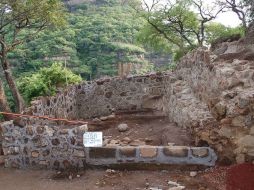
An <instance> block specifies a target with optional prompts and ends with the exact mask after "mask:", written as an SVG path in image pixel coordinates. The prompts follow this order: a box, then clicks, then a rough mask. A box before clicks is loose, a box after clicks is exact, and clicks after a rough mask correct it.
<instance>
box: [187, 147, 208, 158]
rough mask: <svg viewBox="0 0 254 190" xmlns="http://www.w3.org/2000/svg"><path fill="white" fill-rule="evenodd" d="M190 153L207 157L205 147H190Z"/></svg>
mask: <svg viewBox="0 0 254 190" xmlns="http://www.w3.org/2000/svg"><path fill="white" fill-rule="evenodd" d="M191 152H192V155H193V156H195V157H207V156H208V154H209V151H208V149H207V148H192V149H191Z"/></svg>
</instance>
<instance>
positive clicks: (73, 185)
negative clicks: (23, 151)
mask: <svg viewBox="0 0 254 190" xmlns="http://www.w3.org/2000/svg"><path fill="white" fill-rule="evenodd" d="M223 173H225V169H217V171H207V172H198V174H197V176H195V177H190V172H187V171H164V170H162V171H115V170H86V171H82V172H79V173H78V175H80V176H78V177H77V174H75V176H73V179H69V178H68V175H61V174H59V173H56V171H45V170H44V171H43V170H15V169H6V168H2V167H1V168H0V189H1V190H70V189H71V190H94V189H98V190H144V189H150V188H154V189H156V188H157V189H162V190H168V189H169V185H168V181H173V182H177V183H178V184H180V185H181V186H185V190H225V185H224V181H225V176H224V175H223ZM57 176H61V177H59V178H58V177H57ZM157 189H156V190H157Z"/></svg>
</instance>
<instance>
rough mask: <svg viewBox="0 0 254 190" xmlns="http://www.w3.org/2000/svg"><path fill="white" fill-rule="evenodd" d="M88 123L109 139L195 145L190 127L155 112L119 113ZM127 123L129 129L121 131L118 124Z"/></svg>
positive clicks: (149, 143)
mask: <svg viewBox="0 0 254 190" xmlns="http://www.w3.org/2000/svg"><path fill="white" fill-rule="evenodd" d="M92 123H93V124H90V125H88V127H89V129H91V130H92V131H102V132H103V136H104V138H106V139H108V140H118V141H122V140H123V139H124V138H125V137H128V138H129V139H130V140H140V141H142V142H145V143H146V144H147V145H164V146H165V145H168V144H171V143H174V145H186V146H190V145H193V140H192V138H191V134H190V132H189V131H188V129H183V128H181V127H178V126H177V125H176V124H175V123H173V122H171V121H170V120H169V119H168V117H166V116H163V115H161V114H160V113H154V112H139V113H117V114H116V115H115V117H114V118H110V119H108V120H105V121H101V122H100V121H99V122H94V121H93V122H92ZM120 123H126V124H127V125H128V127H129V128H128V130H127V131H126V132H119V131H118V129H117V126H118V125H119V124H120Z"/></svg>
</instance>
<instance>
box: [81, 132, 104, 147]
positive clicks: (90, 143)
mask: <svg viewBox="0 0 254 190" xmlns="http://www.w3.org/2000/svg"><path fill="white" fill-rule="evenodd" d="M83 143H84V146H85V147H102V144H103V141H102V132H85V133H84V135H83Z"/></svg>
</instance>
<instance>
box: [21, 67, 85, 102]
mask: <svg viewBox="0 0 254 190" xmlns="http://www.w3.org/2000/svg"><path fill="white" fill-rule="evenodd" d="M81 80H82V79H81V77H80V76H78V75H75V74H73V73H72V72H71V71H70V70H69V69H67V68H65V67H63V66H62V64H61V63H53V64H52V66H51V67H49V68H41V69H40V70H39V71H38V72H36V73H34V74H32V75H30V76H26V77H22V78H20V79H19V80H18V86H19V89H20V91H21V93H22V94H23V96H24V97H25V100H26V102H27V103H29V102H30V101H31V100H32V99H33V98H34V97H38V96H49V95H54V94H55V93H56V91H57V89H58V88H60V87H65V86H67V85H68V84H76V83H79V82H80V81H81Z"/></svg>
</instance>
